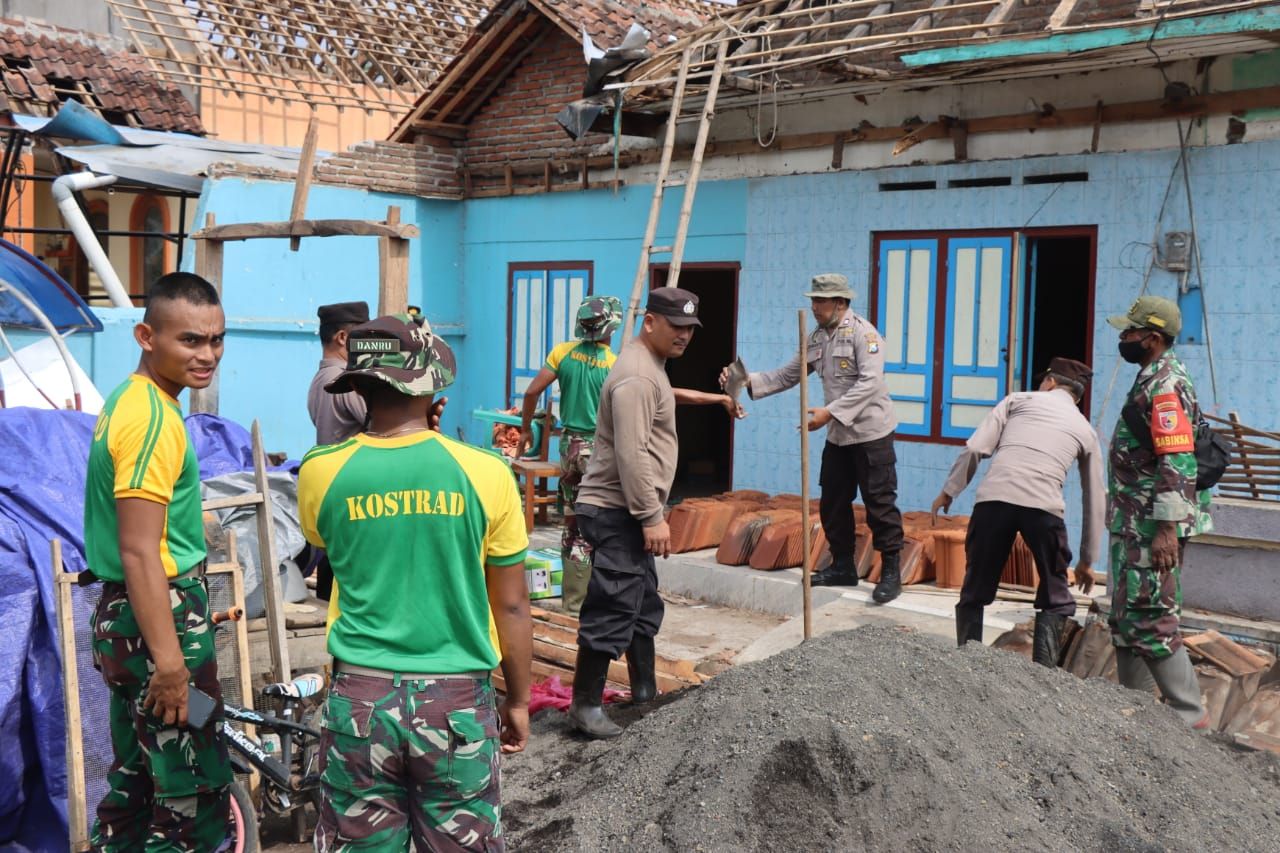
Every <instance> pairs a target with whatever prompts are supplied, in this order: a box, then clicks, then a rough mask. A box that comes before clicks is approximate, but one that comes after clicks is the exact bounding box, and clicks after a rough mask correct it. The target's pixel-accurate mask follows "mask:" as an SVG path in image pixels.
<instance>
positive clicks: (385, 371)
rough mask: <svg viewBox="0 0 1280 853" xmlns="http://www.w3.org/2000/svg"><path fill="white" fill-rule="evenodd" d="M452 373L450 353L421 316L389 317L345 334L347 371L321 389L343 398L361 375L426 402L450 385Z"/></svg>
mask: <svg viewBox="0 0 1280 853" xmlns="http://www.w3.org/2000/svg"><path fill="white" fill-rule="evenodd" d="M457 370H458V364H457V361H456V359H455V358H454V355H453V350H452V349H450V348H449V345H448V344H446V343H445V342H444V340H443V339H442V338H440V337H439V336H437V335H433V334H431V325H430V324H429V323H428V322H427V318H426V317H423V316H422V315H421V314H391V315H389V316H386V317H379V318H377V319H376V320H372V321H370V322H368V323H364V324H362V325H359V326H356V327H355V328H353V329H351V331H349V332H348V333H347V369H346V370H344V371H343V372H342V373H341V374H340V375H339V376H338V378H337V379H335V380H333V381H332V382H330V383H329V384H328V385H326V386H324V390H326V391H328V392H329V393H330V394H343V393H346V392H347V391H350V390H352V388H353V387H354V383H355V380H356V379H358V378H360V377H361V376H367V377H369V378H370V379H377V380H380V381H382V382H385V383H387V384H388V385H390V386H391V387H393V388H395V389H396V390H397V391H399V392H400V393H402V394H407V395H409V396H410V397H429V396H430V395H432V394H435V393H437V392H439V391H443V390H444V389H445V388H448V387H449V386H450V385H452V384H453V379H454V376H455V375H456V373H457Z"/></svg>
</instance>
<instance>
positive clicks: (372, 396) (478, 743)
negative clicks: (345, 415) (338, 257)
mask: <svg viewBox="0 0 1280 853" xmlns="http://www.w3.org/2000/svg"><path fill="white" fill-rule="evenodd" d="M347 347H348V361H347V368H346V370H344V371H343V372H342V374H341V375H339V376H338V377H337V378H336V379H334V380H333V381H332V382H330V383H329V384H328V385H326V386H325V390H326V391H328V392H329V393H331V394H341V393H346V392H348V391H351V390H354V391H356V393H358V394H360V396H361V397H362V398H363V399H364V402H365V404H366V405H367V407H368V412H369V420H368V426H367V427H366V429H365V431H364V432H361V433H358V434H357V435H355V436H354V437H352V438H349V439H347V440H346V441H343V442H340V443H338V444H332V445H326V446H321V447H317V448H314V449H313V450H312V451H311V452H310V453H308V454H307V455H306V457H305V458H304V459H303V462H302V468H301V470H300V471H299V473H298V509H299V515H300V519H301V526H302V530H303V533H304V534H305V535H306V537H307V540H308V541H309V542H311V544H312V545H315V546H316V547H320V548H324V549H325V550H326V552H327V554H328V556H329V561H330V563H331V565H332V567H333V576H334V581H335V584H334V588H335V591H336V594H335V595H334V596H333V598H332V599H331V600H330V610H329V614H330V621H329V640H328V645H329V652H330V653H331V654H332V655H333V657H334V660H335V670H336V675H335V677H334V682H333V685H332V687H331V688H330V691H329V696H328V699H327V701H326V704H325V710H324V732H323V736H322V738H321V742H320V773H321V782H320V783H321V802H320V822H319V825H318V827H317V829H316V839H315V846H316V849H317V850H318V851H330V850H348V849H361V850H364V849H379V850H404V849H408V845H409V842H410V839H412V841H413V843H414V845H415V846H416V847H417V849H420V850H437V849H439V850H444V849H449V850H497V849H501V846H502V831H501V801H500V798H499V759H500V755H501V754H504V753H508V754H509V753H515V752H519V751H521V750H522V749H524V745H525V743H526V741H527V739H528V736H529V713H528V706H529V686H530V677H531V676H530V666H531V657H532V654H531V647H532V623H531V621H530V617H529V597H528V591H527V589H526V586H525V580H524V558H525V550H526V548H527V547H528V536H527V533H526V531H525V527H524V514H523V512H522V511H521V509H520V498H519V496H518V494H517V493H516V488H515V482H514V480H513V479H512V477H511V472H510V470H509V469H508V468H507V466H506V464H505V463H504V462H503V461H502V460H501V459H500V458H499V457H498V456H496V455H494V454H492V453H490V452H488V451H484V450H480V449H478V448H474V447H471V446H469V445H466V444H462V443H460V442H457V441H453V440H451V439H449V438H446V437H445V436H442V435H441V434H440V433H438V432H434V431H432V429H431V422H430V417H431V416H430V410H431V405H432V397H433V395H435V394H436V393H438V392H439V391H441V390H443V389H444V388H445V387H447V386H448V385H450V384H451V383H452V382H453V378H454V374H455V370H456V362H455V359H454V355H453V352H452V351H451V350H450V349H449V347H448V345H447V344H446V343H445V342H444V341H443V340H441V339H440V338H438V337H436V336H435V335H433V334H431V329H430V326H428V325H427V323H426V320H425V319H424V318H422V317H421V316H410V315H407V314H400V315H394V316H388V317H379V318H378V319H376V320H374V321H372V322H370V323H366V324H363V325H360V326H356V327H355V328H353V329H351V330H350V332H349V337H348V344H347ZM499 664H500V665H501V666H502V673H503V678H504V680H505V682H506V684H505V687H506V698H505V699H504V700H503V702H502V704H501V705H500V706H499V705H496V703H495V696H494V691H493V686H492V685H491V683H490V678H489V673H490V671H491V670H493V668H494V667H496V666H498V665H499Z"/></svg>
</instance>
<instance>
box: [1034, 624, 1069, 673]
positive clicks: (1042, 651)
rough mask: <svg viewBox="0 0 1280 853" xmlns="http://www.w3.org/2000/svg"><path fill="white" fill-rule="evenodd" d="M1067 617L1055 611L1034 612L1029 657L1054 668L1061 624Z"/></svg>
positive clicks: (1056, 663)
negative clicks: (1034, 632)
mask: <svg viewBox="0 0 1280 853" xmlns="http://www.w3.org/2000/svg"><path fill="white" fill-rule="evenodd" d="M1066 622H1067V617H1065V616H1062V615H1059V614H1057V613H1036V634H1035V639H1034V640H1033V641H1032V645H1031V659H1032V660H1033V661H1035V662H1036V663H1038V664H1040V665H1041V666H1047V667H1049V668H1051V669H1052V668H1055V667H1057V665H1058V654H1059V652H1060V651H1061V647H1062V626H1063V625H1065V624H1066Z"/></svg>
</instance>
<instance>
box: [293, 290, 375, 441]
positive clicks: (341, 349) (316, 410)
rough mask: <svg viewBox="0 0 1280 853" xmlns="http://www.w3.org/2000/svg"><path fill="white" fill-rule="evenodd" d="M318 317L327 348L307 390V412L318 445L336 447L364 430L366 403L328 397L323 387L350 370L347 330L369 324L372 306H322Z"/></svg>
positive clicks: (346, 397) (344, 396) (350, 397)
mask: <svg viewBox="0 0 1280 853" xmlns="http://www.w3.org/2000/svg"><path fill="white" fill-rule="evenodd" d="M316 316H317V317H319V318H320V345H321V346H322V347H324V355H323V357H322V358H321V359H320V367H319V368H318V369H317V370H316V375H315V376H314V377H313V378H312V379H311V387H310V388H309V389H308V390H307V412H308V413H309V414H310V415H311V423H313V424H315V427H316V444H337V443H338V442H340V441H346V440H347V439H348V438H350V437H351V436H353V435H355V434H356V433H358V432H360V430H361V429H363V428H364V418H365V405H364V400H362V399H360V395H359V394H356V393H355V392H354V391H350V392H348V393H346V394H328V393H326V392H325V390H324V386H326V385H328V384H329V383H330V382H332V381H333V380H335V379H337V378H338V376H339V375H340V374H341V373H342V371H344V370H346V369H347V330H349V329H350V328H351V327H352V326H358V325H360V324H361V323H367V322H369V305H368V303H365V302H338V303H336V304H334V305H321V306H320V308H319V309H318V310H317V311H316Z"/></svg>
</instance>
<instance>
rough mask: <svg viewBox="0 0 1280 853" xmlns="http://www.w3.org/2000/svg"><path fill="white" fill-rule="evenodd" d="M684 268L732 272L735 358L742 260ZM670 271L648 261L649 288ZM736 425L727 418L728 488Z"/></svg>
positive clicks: (666, 265)
mask: <svg viewBox="0 0 1280 853" xmlns="http://www.w3.org/2000/svg"><path fill="white" fill-rule="evenodd" d="M685 270H708V271H716V270H719V271H722V272H732V273H733V316H732V317H730V318H729V320H730V323H731V324H732V327H731V328H730V330H729V331H730V336H731V340H732V341H733V352H732V354H731V355H730V358H731V359H734V358H737V357H738V307H739V304H740V300H739V296H740V288H741V286H742V262H741V261H692V262H690V263H682V264H680V271H681V272H683V271H685ZM670 271H671V264H670V263H669V262H667V263H654V262H650V263H649V288H650V289H652V288H653V282H654V280H655V278H656V277H657V274H658V273H659V272H661V273H662V274H663V276H664V278H663V284H662V286H663V287H665V286H666V278H665V276H666V275H667V274H669V273H670ZM737 427H738V421H737V418H730V419H729V488H730V489H732V488H733V487H734V482H733V476H734V470H735V467H736V466H735V463H734V454H733V448H734V436H735V434H736V433H737V431H738V429H737Z"/></svg>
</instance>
